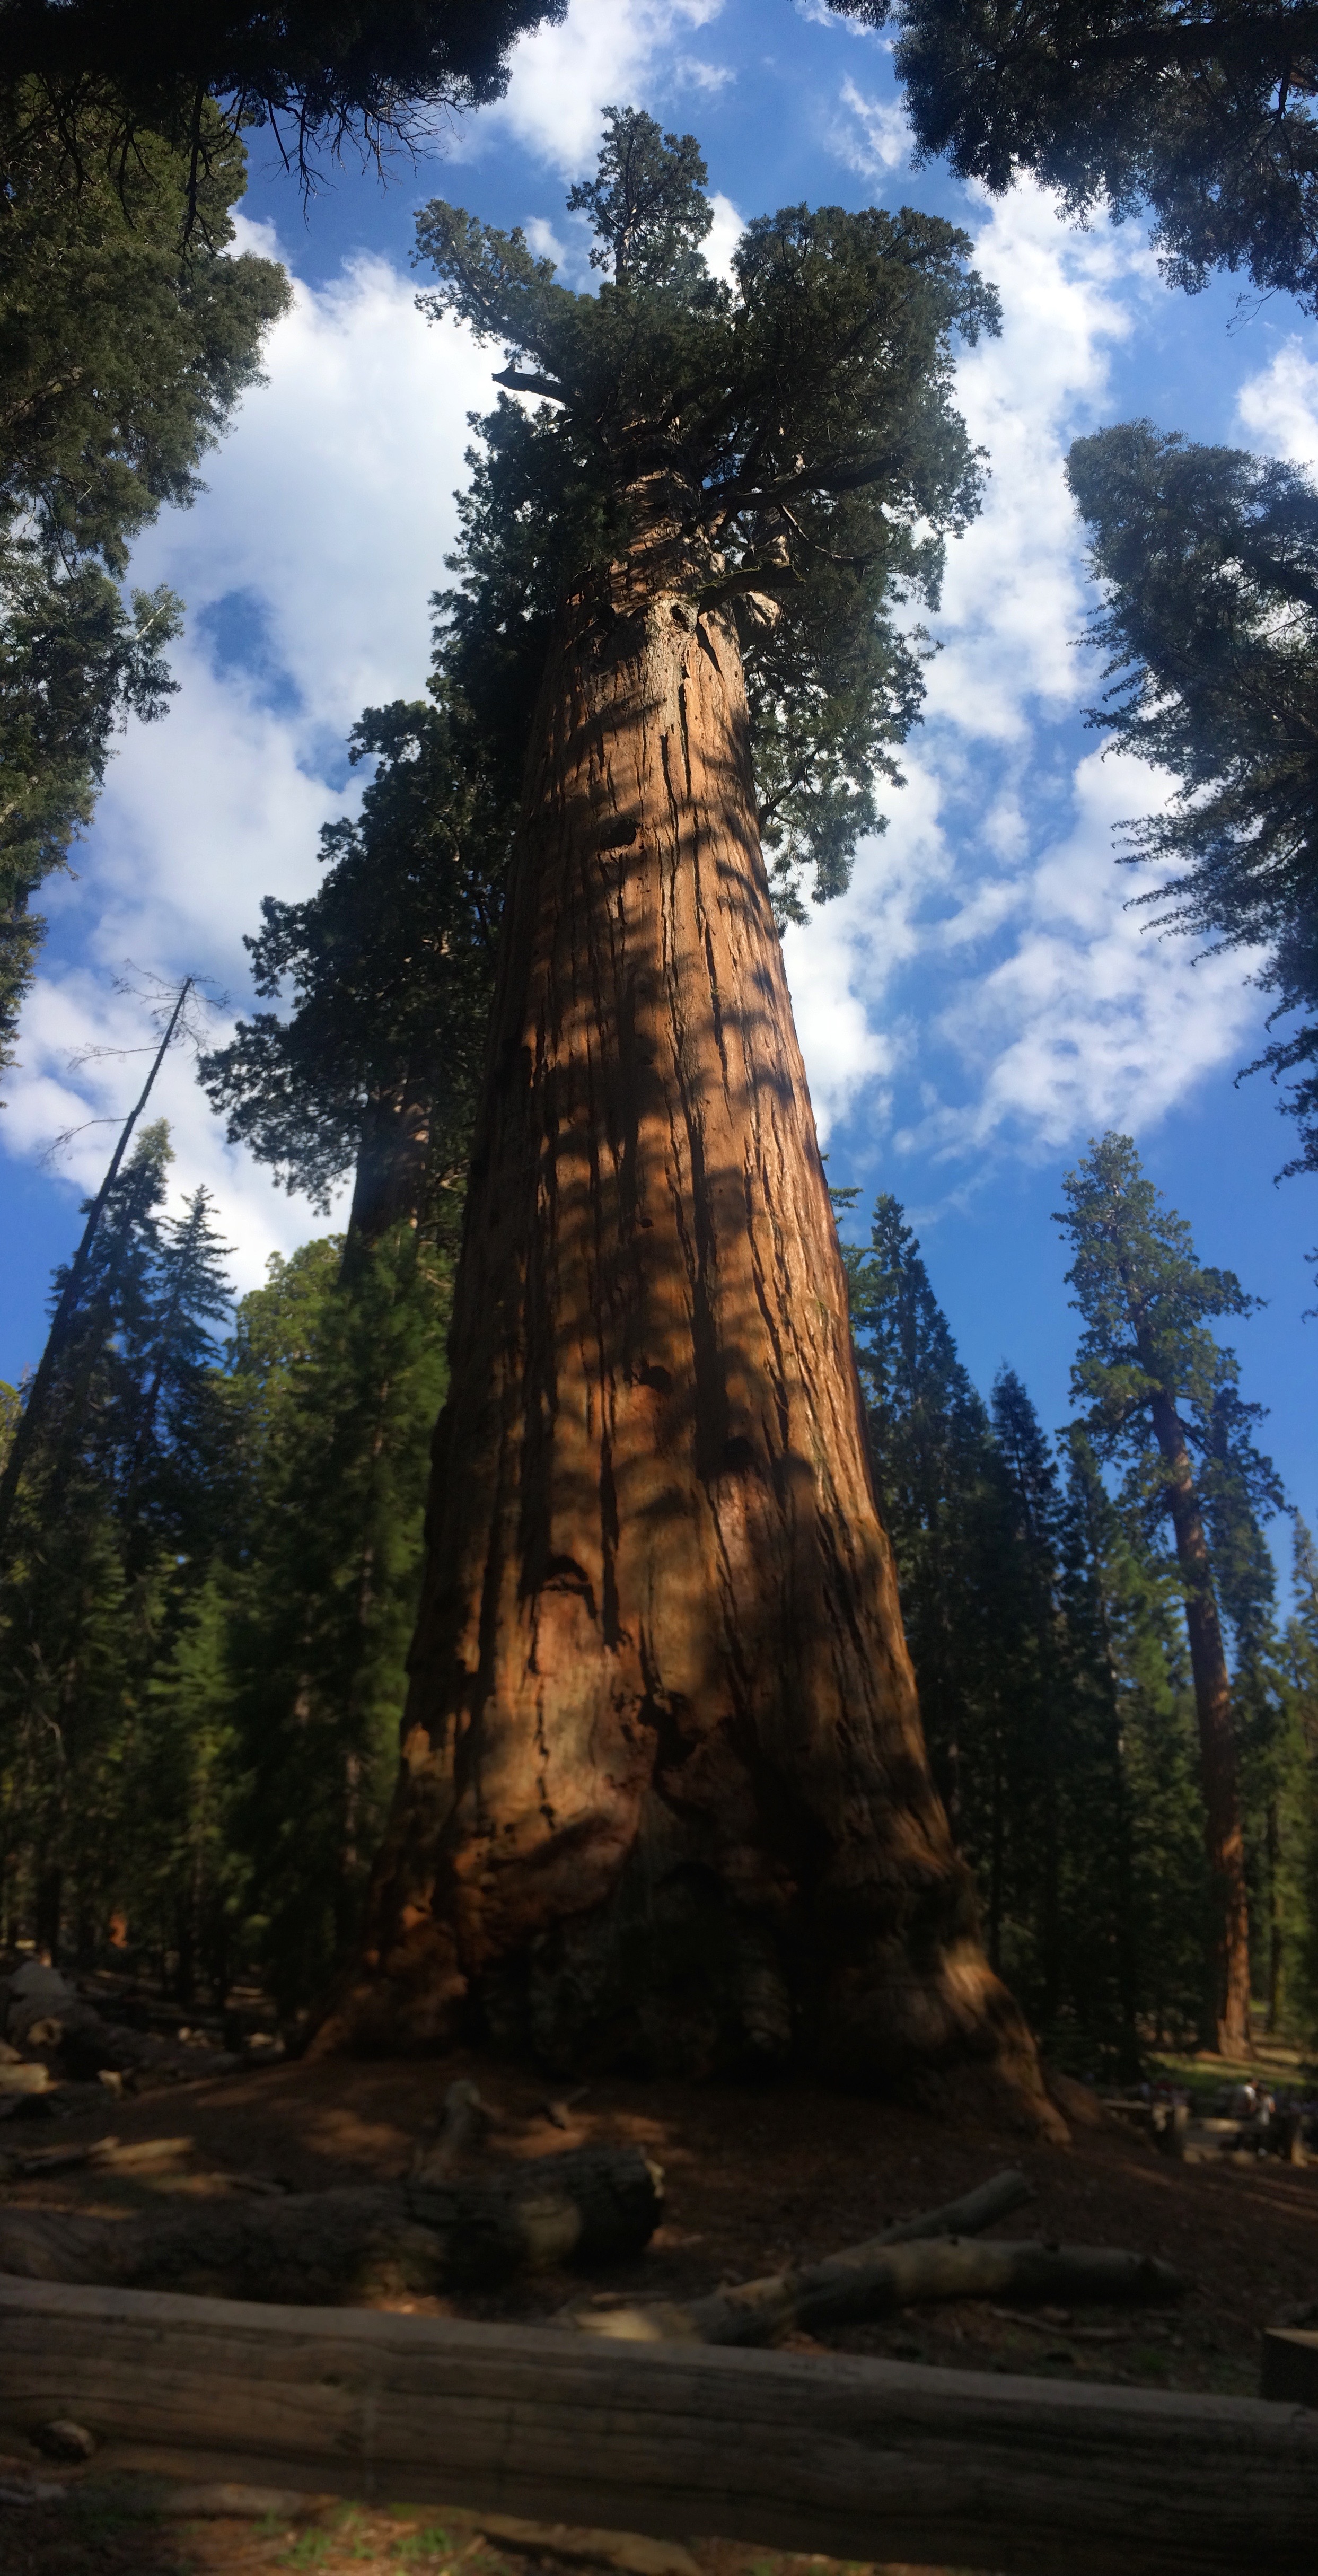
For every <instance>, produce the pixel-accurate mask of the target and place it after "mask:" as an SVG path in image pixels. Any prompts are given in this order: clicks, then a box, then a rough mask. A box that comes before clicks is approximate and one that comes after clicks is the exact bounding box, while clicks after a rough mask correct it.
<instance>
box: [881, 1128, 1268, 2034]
mask: <svg viewBox="0 0 1318 2576" xmlns="http://www.w3.org/2000/svg"><path fill="white" fill-rule="evenodd" d="M1128 1179H1129V1180H1130V1182H1131V1185H1132V1187H1135V1188H1136V1189H1137V1188H1138V1175H1137V1174H1136V1175H1128ZM1145 1186H1146V1188H1147V1185H1145ZM851 1195H854V1194H849V1193H846V1192H839V1193H835V1196H836V1198H837V1199H838V1200H839V1202H840V1203H842V1204H845V1203H846V1201H847V1200H848V1198H849V1196H851ZM1138 1205H1139V1208H1140V1209H1141V1211H1142V1212H1143V1215H1144V1217H1145V1219H1146V1220H1147V1223H1148V1226H1149V1230H1150V1233H1151V1235H1152V1236H1153V1238H1154V1244H1153V1249H1152V1250H1150V1248H1149V1246H1148V1245H1146V1246H1145V1276H1144V1285H1145V1289H1146V1291H1147V1304H1148V1308H1149V1312H1150V1314H1151V1315H1154V1316H1156V1326H1155V1334H1156V1346H1157V1348H1158V1350H1159V1351H1160V1353H1161V1354H1162V1355H1163V1357H1164V1359H1166V1358H1167V1355H1168V1354H1169V1353H1170V1352H1172V1351H1173V1350H1175V1352H1176V1354H1177V1355H1178V1364H1180V1365H1181V1366H1182V1368H1183V1371H1184V1382H1185V1383H1186V1384H1187V1385H1191V1386H1193V1387H1195V1388H1196V1389H1199V1390H1200V1391H1201V1392H1202V1395H1203V1399H1204V1400H1203V1405H1202V1408H1201V1412H1200V1415H1199V1416H1198V1417H1196V1418H1197V1420H1198V1424H1199V1432H1200V1435H1201V1436H1200V1438H1199V1444H1198V1450H1199V1458H1200V1462H1201V1464H1200V1472H1201V1479H1202V1490H1203V1495H1204V1508H1205V1514H1206V1517H1207V1519H1208V1522H1209V1526H1210V1531H1211V1535H1212V1541H1213V1546H1214V1551H1215V1563H1216V1565H1217V1567H1218V1570H1219V1586H1220V1592H1221V1599H1222V1607H1223V1612H1224V1616H1225V1618H1226V1621H1227V1624H1228V1627H1229V1630H1230V1634H1231V1638H1232V1643H1233V1649H1234V1652H1233V1695H1234V1702H1235V1707H1236V1714H1237V1724H1238V1729H1239V1746H1240V1757H1241V1773H1242V1795H1243V1806H1244V1818H1245V1833H1246V1856H1247V1864H1248V1872H1249V1885H1250V1894H1251V1902H1252V1906H1253V1912H1254V1919H1255V1921H1256V1923H1257V1925H1258V1927H1259V1931H1260V1940H1259V1955H1260V1961H1261V1962H1264V1963H1266V1970H1265V1974H1266V1980H1267V1987H1268V1994H1269V2003H1270V2007H1271V2013H1272V2021H1273V2024H1274V2026H1279V2024H1280V2023H1281V2022H1282V2021H1285V2020H1286V2018H1287V2015H1288V2014H1293V2013H1294V2012H1295V2011H1296V2010H1298V2009H1300V2008H1301V2006H1302V2005H1304V1999H1305V1998H1306V1997H1307V1995H1308V1992H1309V1987H1308V1985H1307V1984H1306V1978H1307V1977H1308V1975H1309V1971H1308V1969H1307V1968H1306V1967H1305V1966H1304V1964H1303V1963H1304V1961H1305V1960H1306V1959H1307V1957H1308V1955H1309V1952H1308V1949H1307V1948H1306V1943H1309V1939H1310V1936H1309V1933H1308V1931H1307V1928H1306V1927H1307V1925H1308V1924H1309V1922H1310V1921H1311V1919H1313V1918H1312V1913H1311V1906H1310V1897H1309V1895H1308V1894H1307V1893H1306V1887H1307V1881H1306V1875H1305V1874H1306V1871H1310V1870H1312V1872H1313V1875H1314V1881H1315V1892H1318V1859H1314V1858H1313V1857H1312V1855H1313V1853H1314V1850H1315V1845H1314V1841H1313V1833H1312V1829H1311V1823H1310V1819H1311V1817H1312V1816H1313V1815H1314V1814H1318V1809H1315V1806H1314V1792H1313V1785H1312V1783H1313V1778H1314V1776H1315V1772H1314V1761H1315V1760H1318V1715H1316V1714H1315V1712H1318V1678H1316V1676H1318V1660H1315V1657H1314V1655H1313V1653H1312V1652H1311V1651H1310V1648H1309V1647H1308V1646H1307V1645H1306V1643H1305V1636H1304V1635H1302V1634H1301V1632H1300V1630H1299V1629H1298V1628H1297V1626H1296V1623H1294V1622H1292V1625H1291V1628H1290V1629H1289V1630H1288V1631H1287V1636H1286V1639H1285V1640H1284V1641H1281V1640H1278V1638H1277V1636H1276V1633H1275V1625H1274V1609H1273V1594H1274V1585H1275V1578H1274V1575H1273V1569H1272V1560H1271V1557H1270V1554H1269V1552H1268V1547H1267V1543H1266V1539H1265V1537H1264V1535H1263V1531H1262V1528H1261V1526H1260V1518H1259V1515H1260V1513H1268V1512H1271V1511H1274V1510H1276V1509H1277V1508H1278V1507H1279V1506H1280V1505H1281V1499H1282V1498H1281V1496H1280V1492H1279V1488H1278V1486H1277V1481H1276V1477H1275V1474H1274V1472H1273V1470H1272V1468H1271V1466H1270V1464H1269V1462H1268V1461H1267V1460H1266V1459H1263V1458H1261V1457H1260V1455H1259V1453H1258V1451H1257V1449H1256V1447H1255V1445H1254V1438H1253V1425H1254V1422H1255V1420H1256V1418H1257V1408H1251V1407H1249V1406H1247V1405H1245V1404H1244V1403H1242V1401H1241V1399H1240V1397H1239V1395H1238V1393H1237V1390H1236V1387H1235V1381H1234V1374H1233V1364H1232V1363H1231V1361H1230V1355H1229V1354H1223V1353H1221V1352H1218V1350H1217V1345H1216V1344H1214V1343H1212V1342H1211V1339H1210V1337H1209V1336H1208V1335H1207V1333H1206V1331H1205V1330H1204V1327H1203V1323H1202V1317H1201V1313H1200V1307H1201V1304H1202V1303H1204V1302H1206V1303H1207V1305H1208V1307H1209V1309H1210V1310H1211V1311H1217V1300H1218V1298H1219V1297H1221V1296H1223V1295H1226V1296H1227V1297H1228V1298H1231V1297H1232V1295H1233V1293H1234V1292H1233V1286H1232V1285H1231V1284H1229V1283H1228V1282H1227V1281H1226V1280H1224V1279H1221V1278H1218V1276H1217V1274H1205V1273H1203V1272H1201V1271H1200V1270H1199V1269H1198V1266H1197V1265H1192V1272H1193V1275H1192V1278H1191V1281H1190V1284H1189V1287H1188V1289H1185V1294H1186V1300H1187V1311H1184V1312H1182V1311H1176V1298H1175V1296H1174V1294H1173V1290H1174V1287H1175V1278H1174V1277H1173V1274H1175V1277H1176V1278H1180V1277H1181V1271H1182V1266H1183V1261H1184V1255H1185V1245H1184V1242H1183V1239H1182V1230H1181V1229H1180V1225H1179V1220H1177V1219H1175V1218H1172V1217H1170V1216H1169V1215H1168V1213H1167V1211H1165V1210H1162V1209H1161V1208H1160V1207H1159V1205H1158V1204H1157V1203H1156V1201H1155V1200H1154V1198H1153V1195H1152V1193H1150V1194H1149V1198H1148V1202H1147V1203H1146V1201H1145V1198H1144V1197H1143V1196H1142V1195H1139V1196H1138ZM847 1263H848V1268H849V1271H850V1275H851V1283H852V1319H853V1329H854V1332H855V1336H856V1348H857V1358H858V1362H859V1366H860V1372H861V1380H862V1386H863V1388H864V1392H865V1397H866V1405H867V1413H868V1419H869V1427H870V1444H871V1450H872V1453H873V1457H874V1465H875V1475H876V1481H877V1485H878V1490H879V1497H880V1503H881V1508H882V1512H883V1518H884V1524H885V1527H886V1528H887V1531H888V1534H889V1537H890V1539H891V1541H892V1544H893V1549H894V1553H895V1556H896V1560H897V1571H898V1580H899V1584H900V1589H901V1598H902V1610H903V1616H904V1619H905V1624H906V1634H907V1639H908V1643H909V1645H910V1649H911V1655H912V1660H913V1662H914V1665H915V1671H916V1679H917V1682H918V1685H919V1689H920V1698H921V1710H922V1714H923V1717H924V1721H925V1727H926V1732H927V1734H928V1737H929V1741H930V1750H931V1753H932V1756H933V1760H934V1765H935V1770H936V1772H937V1775H938V1778H939V1783H940V1786H941V1788H942V1790H943V1794H944V1797H945V1798H946V1800H947V1802H948V1806H949V1811H950V1814H951V1816H952V1820H953V1825H954V1830H955V1832H956V1835H957V1839H958V1841H959V1842H960V1844H961V1846H962V1848H963V1850H964V1851H965V1853H966V1855H967V1857H968V1859H969V1860H970V1861H971V1863H972V1865H973V1868H974V1871H975V1876H976V1881H977V1885H978V1889H979V1897H980V1905H981V1909H982V1913H983V1917H984V1931H985V1938H986V1943H987V1946H988V1948H989V1951H990V1955H991V1956H992V1958H993V1960H994V1962H995V1964H997V1965H999V1966H1000V1967H1001V1969H1002V1972H1003V1974H1004V1975H1005V1976H1006V1977H1007V1979H1008V1982H1009V1983H1010V1984H1011V1986H1012V1988H1013V1990H1014V1992H1015V1993H1016V1994H1017V1995H1018V1996H1019V1997H1020V1999H1021V2001H1022V2002H1023V2004H1024V2005H1025V2007H1026V2010H1027V2011H1028V2012H1029V2014H1030V2015H1031V2017H1032V2019H1033V2021H1034V2023H1035V2026H1036V2027H1037V2028H1038V2029H1039V2030H1040V2031H1041V2032H1042V2034H1043V2036H1044V2038H1045V2041H1046V2043H1047V2046H1048V2048H1049V2049H1050V2051H1051V2052H1052V2053H1054V2054H1055V2055H1056V2056H1058V2057H1059V2058H1060V2059H1061V2060H1062V2062H1063V2063H1069V2064H1072V2065H1074V2066H1075V2067H1077V2068H1078V2069H1079V2070H1080V2071H1084V2070H1085V2069H1092V2068H1094V2067H1096V2066H1098V2067H1106V2068H1107V2069H1109V2070H1110V2071H1113V2072H1119V2073H1122V2074H1124V2075H1127V2076H1129V2075H1133V2074H1135V2073H1137V2072H1138V2071H1139V2064H1140V2057H1141V2052H1142V2050H1143V2049H1144V2048H1146V2047H1147V2046H1148V2045H1149V2043H1150V2042H1151V2041H1156V2042H1158V2043H1159V2044H1168V2045H1170V2044H1177V2045H1180V2044H1184V2043H1185V2042H1186V2041H1187V2040H1189V2039H1191V2038H1192V2037H1193V2036H1194V2034H1195V2033H1196V2032H1197V2031H1198V2029H1199V2028H1200V2026H1201V2023H1202V2020H1203V2015H1204V1999H1205V1991H1206V1974H1207V1969H1206V1963H1207V1962H1208V1961H1209V1959H1210V1957H1211V1954H1212V1947H1213V1940H1214V1918H1213V1911H1212V1903H1211V1887H1210V1879H1209V1871H1208V1864H1207V1859H1206V1854H1205V1817H1204V1800H1203V1794H1202V1790H1201V1787H1200V1778H1199V1766H1200V1750H1199V1742H1198V1736H1197V1728H1196V1704H1195V1696H1194V1691H1193V1688H1192V1680H1191V1671H1190V1659H1189V1654H1188V1651H1187V1643H1186V1629H1185V1610H1184V1600H1185V1592H1184V1585H1183V1582H1182V1579H1181V1576H1180V1573H1179V1571H1178V1568H1177V1563H1176V1559H1175V1555H1174V1552H1173V1551H1172V1550H1171V1549H1170V1548H1169V1547H1168V1546H1167V1545H1166V1543H1165V1540H1164V1538H1163V1535H1162V1527H1161V1511H1160V1509H1159V1499H1160V1498H1159V1494H1158V1490H1157V1483H1156V1479H1152V1478H1150V1477H1149V1475H1148V1474H1147V1472H1146V1470H1147V1466H1148V1460H1147V1458H1146V1456H1145V1453H1144V1448H1143V1445H1142V1438H1141V1434H1140V1431H1139V1428H1138V1423H1137V1419H1136V1414H1137V1411H1138V1398H1139V1392H1140V1372H1139V1370H1138V1368H1137V1367H1136V1366H1134V1365H1133V1364H1132V1366H1131V1367H1130V1368H1129V1369H1128V1370H1127V1372H1126V1374H1125V1375H1123V1376H1122V1377H1121V1380H1120V1385H1119V1387H1115V1386H1114V1384H1113V1381H1112V1379H1111V1377H1104V1378H1103V1380H1102V1383H1101V1385H1100V1383H1099V1376H1098V1362H1097V1359H1096V1354H1095V1352H1094V1350H1093V1349H1092V1348H1090V1347H1089V1343H1091V1342H1092V1340H1093V1334H1094V1329H1095V1328H1094V1327H1093V1326H1092V1325H1091V1326H1090V1328H1089V1332H1088V1335H1087V1341H1086V1347H1085V1349H1084V1351H1083V1353H1082V1360H1081V1363H1080V1366H1081V1368H1083V1369H1084V1371H1085V1379H1084V1391H1085V1392H1086V1393H1088V1394H1089V1396H1090V1398H1091V1402H1092V1401H1093V1400H1094V1398H1095V1397H1096V1396H1101V1397H1102V1398H1103V1399H1104V1410H1103V1412H1102V1415H1101V1418H1098V1419H1097V1420H1096V1421H1095V1423H1094V1424H1093V1425H1092V1427H1091V1426H1087V1425H1086V1424H1085V1423H1083V1422H1082V1423H1077V1424H1073V1425H1071V1426H1070V1427H1069V1429H1068V1430H1067V1431H1066V1432H1065V1433H1064V1434H1063V1435H1062V1437H1061V1440H1060V1443H1059V1446H1058V1448H1057V1450H1056V1451H1055V1450H1054V1446H1053V1444H1052V1443H1051V1442H1050V1441H1049V1439H1048V1438H1047V1437H1046V1435H1045V1433H1044V1431H1043V1429H1042V1427H1041V1425H1040V1423H1039V1419H1038V1416H1037V1414H1036V1412H1035V1410H1034V1407H1033V1405H1032V1403H1031V1401H1030V1398H1029V1395H1028V1392H1027V1390H1026V1388H1025V1387H1024V1386H1023V1384H1022V1383H1021V1380H1020V1379H1019V1377H1018V1376H1017V1375H1016V1374H1015V1372H1014V1371H1012V1370H1010V1369H1006V1368H1004V1369H1002V1370H1000V1371H999V1373H998V1377H997V1379H996V1381H995V1384H994V1388H993V1397H992V1404H991V1407H990V1408H986V1407H985V1406H984V1404H983V1403H982V1401H981V1400H980V1398H979V1396H978V1395H977V1394H976V1392H975V1389H974V1387H973V1386H972V1385H971V1382H970V1380H969V1378H968V1377H967V1375H966V1372H965V1370H964V1368H963V1367H962V1365H961V1363H960V1361H959V1360H958V1358H957V1354H956V1348H955V1344H954V1342H953V1339H952V1336H951V1333H950V1331H949V1328H948V1324H947V1320H946V1317H945V1316H944V1314H943V1312H942V1309H941V1307H940V1306H939V1304H938V1301H937V1298H936V1296H935V1294H934V1290H933V1288H932V1286H931V1284H930V1280H929V1276H928V1272H927V1270H926V1267H925V1264H924V1261H923V1259H922V1258H921V1255H920V1249H919V1246H918V1244H917V1242H916V1240H915V1237H914V1235H913V1233H912V1232H911V1229H910V1228H909V1227H908V1226H907V1225H906V1223H905V1222H904V1219H903V1216H902V1211H901V1208H900V1206H899V1205H898V1203H897V1201H896V1200H895V1199H894V1198H892V1197H891V1196H890V1195H887V1194H885V1195H883V1196H882V1197H880V1199H879V1200H878V1202H877V1204H876V1207H875V1211H874V1223H873V1229H872V1235H871V1242H870V1245H869V1247H868V1248H867V1249H865V1250H860V1249H857V1248H854V1247H852V1248H849V1249H848V1251H847ZM1095 1271H1096V1272H1097V1282H1096V1280H1095V1277H1094V1276H1093V1275H1092V1274H1093V1273H1094V1272H1095ZM1104 1283H1106V1287H1105V1285H1104ZM1085 1286H1086V1291H1087V1293H1088V1294H1089V1295H1090V1297H1091V1299H1092V1300H1093V1301H1094V1304H1095V1307H1096V1310H1101V1308H1102V1307H1103V1303H1104V1297H1105V1295H1107V1296H1109V1297H1110V1294H1111V1286H1112V1282H1111V1278H1110V1276H1109V1274H1108V1272H1107V1270H1106V1268H1105V1266H1104V1262H1103V1260H1102V1258H1101V1257H1099V1258H1097V1259H1096V1260H1094V1261H1091V1262H1090V1263H1089V1264H1088V1266H1087V1268H1086V1277H1085ZM1181 1286H1182V1288H1185V1282H1184V1279H1183V1278H1181ZM1201 1332H1202V1333H1203V1339H1204V1341H1205V1342H1207V1343H1208V1350H1207V1352H1205V1350H1204V1349H1203V1348H1202V1347H1201V1345H1200V1341H1199V1338H1198V1336H1199V1335H1200V1333H1201ZM1214 1353H1215V1354H1216V1358H1214V1357H1213V1356H1212V1355H1213V1354H1214ZM1116 1366H1117V1367H1120V1360H1119V1359H1118V1362H1117V1363H1116ZM1077 1374H1078V1375H1079V1370H1078V1373H1077ZM1128 1400H1129V1401H1130V1402H1131V1403H1132V1404H1133V1406H1134V1410H1131V1411H1127V1410H1126V1409H1125V1408H1126V1406H1127V1403H1128ZM1113 1408H1115V1409H1116V1413H1117V1415H1118V1417H1119V1418H1118V1419H1117V1420H1116V1421H1115V1423H1114V1419H1113ZM1100 1441H1102V1443H1103V1445H1104V1446H1105V1447H1107V1448H1109V1449H1110V1448H1112V1447H1113V1446H1116V1447H1117V1448H1120V1446H1121V1443H1122V1441H1129V1442H1130V1444H1131V1447H1132V1449H1133V1470H1134V1472H1133V1474H1132V1475H1131V1477H1130V1479H1129V1481H1128V1484H1127V1486H1126V1489H1125V1491H1124V1492H1122V1493H1118V1494H1116V1495H1114V1493H1113V1491H1112V1490H1111V1486H1110V1481H1109V1479H1108V1477H1107V1476H1106V1475H1105V1473H1104V1469H1103V1465H1102V1463H1101V1458H1100V1454H1099V1442H1100ZM1310 1570H1311V1573H1312V1568H1311V1569H1310ZM1310 1589H1311V1590H1312V1589H1313V1584H1312V1582H1311V1584H1310ZM1311 1624H1312V1623H1311ZM1314 1634H1315V1636H1318V1626H1315V1629H1314ZM1306 1711H1307V1712H1308V1714H1307V1716H1306V1715H1305V1714H1304V1712H1306ZM1306 1724H1307V1725H1308V1727H1309V1742H1310V1745H1311V1747H1312V1748H1313V1753H1312V1756H1311V1758H1310V1759H1309V1761H1308V1766H1307V1767H1306V1761H1305V1758H1304V1757H1303V1754H1302V1745H1303V1740H1304V1729H1305V1726H1306ZM1310 1946H1311V1945H1310ZM1314 1956H1315V1958H1318V1952H1315V1953H1314ZM1274 1962H1275V1963H1276V1965H1275V1966H1274V1964H1273V1963H1274ZM1315 1991H1318V1988H1315ZM1304 2008H1307V2005H1306V2006H1305V2007H1304Z"/></svg>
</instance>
